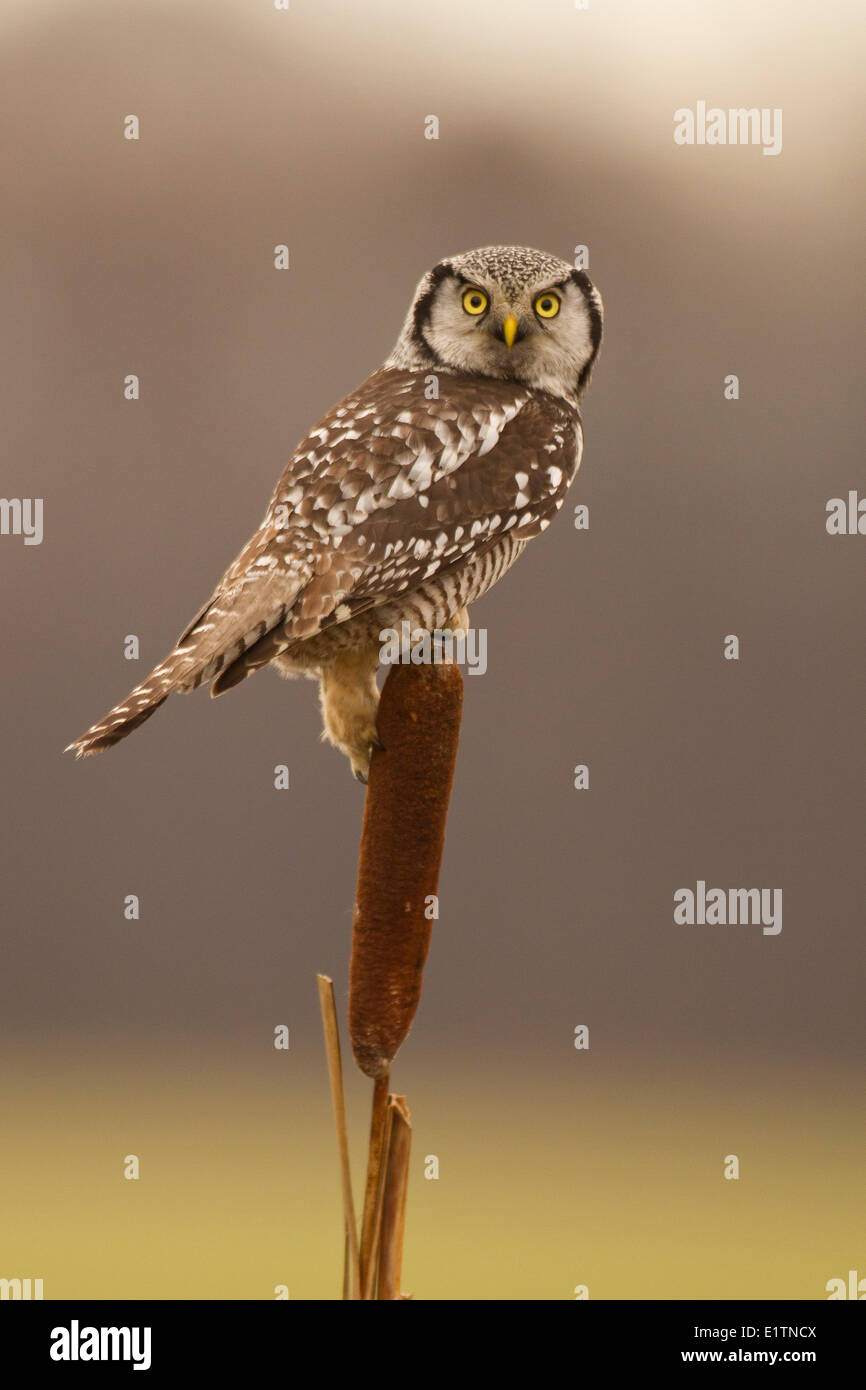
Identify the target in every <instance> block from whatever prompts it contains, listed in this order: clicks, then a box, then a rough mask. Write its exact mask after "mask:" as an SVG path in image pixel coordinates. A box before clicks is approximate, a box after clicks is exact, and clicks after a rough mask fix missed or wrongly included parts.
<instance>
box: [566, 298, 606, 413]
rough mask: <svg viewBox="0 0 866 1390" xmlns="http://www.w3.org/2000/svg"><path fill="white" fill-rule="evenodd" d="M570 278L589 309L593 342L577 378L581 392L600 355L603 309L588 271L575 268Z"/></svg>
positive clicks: (590, 334) (591, 339) (591, 340)
mask: <svg viewBox="0 0 866 1390" xmlns="http://www.w3.org/2000/svg"><path fill="white" fill-rule="evenodd" d="M568 278H569V280H571V281H572V283H573V284H575V285H577V287H578V289H579V290H580V292H581V294H582V295H583V298H584V302H585V303H586V307H587V310H588V311H589V340H590V342H591V343H592V353H591V354H590V357H589V360H588V362H587V363H586V364H585V366H584V367H583V369H582V371H581V373H580V376H579V377H578V378H577V389H578V392H581V391H582V390H583V388H584V386H585V385H586V382H587V379H588V377H589V374H590V372H591V371H592V368H593V364H594V362H595V359H596V357H598V350H599V348H600V347H601V336H602V322H601V311H600V310H599V307H598V305H597V304H596V302H595V287H594V286H593V283H592V281H591V280H590V278H589V276H588V275H587V273H586V271H585V270H573V271H572V272H571V275H570V276H569V277H568ZM564 283H566V282H564Z"/></svg>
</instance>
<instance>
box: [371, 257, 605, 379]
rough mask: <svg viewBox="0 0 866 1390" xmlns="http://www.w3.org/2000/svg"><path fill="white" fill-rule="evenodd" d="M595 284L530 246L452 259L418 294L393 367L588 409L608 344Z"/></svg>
mask: <svg viewBox="0 0 866 1390" xmlns="http://www.w3.org/2000/svg"><path fill="white" fill-rule="evenodd" d="M602 315H603V310H602V303H601V296H600V295H599V293H598V291H597V290H596V289H595V288H594V286H593V285H592V283H591V281H590V279H589V276H588V275H587V274H586V273H585V272H584V271H582V270H575V269H574V268H573V267H572V266H570V265H569V264H568V262H567V261H561V260H559V259H558V258H557V257H556V256H548V255H546V254H545V253H544V252H543V251H533V250H532V249H531V247H528V246H483V247H481V248H480V249H479V250H477V251H466V252H464V253H463V254H462V255H459V256H450V257H449V258H448V259H447V260H444V261H440V263H439V264H438V265H436V266H434V267H433V269H432V270H430V271H428V272H427V274H426V275H425V276H424V278H423V280H422V281H421V283H420V284H419V286H418V288H417V290H416V291H415V298H414V301H413V303H412V306H411V308H410V310H409V313H408V315H407V316H406V322H405V323H404V325H403V330H402V332H401V334H400V337H399V338H398V340H397V344H396V347H395V348H394V351H393V353H392V355H391V357H390V358H389V359H388V362H387V364H386V365H388V366H390V367H403V368H407V369H409V370H423V369H426V370H428V371H433V372H435V371H436V370H437V368H438V369H439V370H445V371H451V372H465V373H467V374H469V375H475V376H487V377H496V378H498V379H499V380H502V381H519V382H522V383H523V384H524V385H526V386H532V387H535V388H536V389H537V390H541V391H549V392H550V393H551V394H552V395H554V396H560V397H564V398H565V399H566V400H570V401H576V400H579V399H580V397H581V396H582V394H583V392H584V391H585V390H586V387H587V385H588V383H589V377H590V373H591V371H592V367H593V364H594V362H595V359H596V357H597V355H598V350H599V347H600V345H601V333H602Z"/></svg>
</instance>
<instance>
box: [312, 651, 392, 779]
mask: <svg viewBox="0 0 866 1390" xmlns="http://www.w3.org/2000/svg"><path fill="white" fill-rule="evenodd" d="M378 668H379V646H378V645H376V646H373V647H365V648H361V649H360V650H355V651H348V652H340V653H338V654H337V655H336V656H335V657H334V660H333V661H332V662H329V663H328V665H327V666H326V667H324V668H323V670H322V674H321V679H320V684H319V700H320V703H321V706H322V720H323V722H324V725H325V727H324V730H323V732H322V738H323V739H324V740H326V741H327V742H328V743H332V744H333V745H334V747H335V748H339V750H340V752H341V753H345V754H346V757H347V758H348V759H349V762H350V763H351V764H352V771H353V772H354V774H355V776H356V777H357V779H358V781H359V782H366V780H367V773H368V772H369V770H370V754H371V750H372V749H373V748H376V747H378V748H381V746H382V745H381V743H380V742H379V735H378V733H377V732H376V714H377V712H378V709H379V687H378V686H377V684H376V672H377V670H378Z"/></svg>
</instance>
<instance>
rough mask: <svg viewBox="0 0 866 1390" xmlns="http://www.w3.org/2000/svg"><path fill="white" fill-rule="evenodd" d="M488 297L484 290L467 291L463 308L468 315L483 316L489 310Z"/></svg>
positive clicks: (464, 295)
mask: <svg viewBox="0 0 866 1390" xmlns="http://www.w3.org/2000/svg"><path fill="white" fill-rule="evenodd" d="M487 303H488V300H487V295H486V294H485V293H484V292H483V290H465V291H464V294H463V308H464V309H465V310H466V312H467V314H483V313H484V310H485V309H486V308H487Z"/></svg>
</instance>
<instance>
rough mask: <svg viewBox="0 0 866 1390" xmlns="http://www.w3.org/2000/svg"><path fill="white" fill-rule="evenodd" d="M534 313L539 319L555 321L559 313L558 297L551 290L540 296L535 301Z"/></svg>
mask: <svg viewBox="0 0 866 1390" xmlns="http://www.w3.org/2000/svg"><path fill="white" fill-rule="evenodd" d="M535 312H536V314H537V315H538V317H539V318H540V319H555V318H556V316H557V314H558V313H559V295H558V294H554V293H553V292H552V290H547V291H546V293H545V294H540V295H539V296H538V298H537V299H536V301H535Z"/></svg>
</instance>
